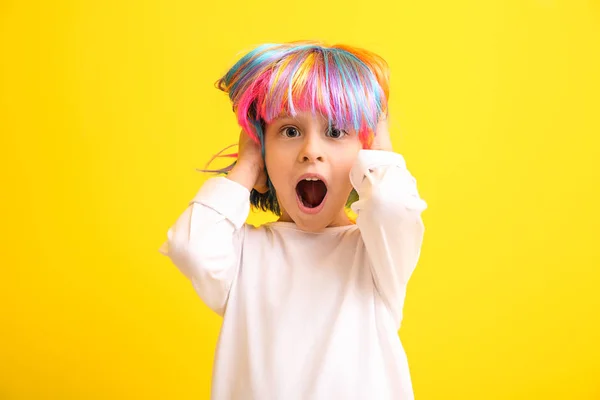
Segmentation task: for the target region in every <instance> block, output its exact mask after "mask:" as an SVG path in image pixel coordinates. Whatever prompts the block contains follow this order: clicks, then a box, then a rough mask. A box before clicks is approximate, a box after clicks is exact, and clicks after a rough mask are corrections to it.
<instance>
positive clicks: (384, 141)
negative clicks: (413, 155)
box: [370, 114, 393, 151]
mask: <svg viewBox="0 0 600 400" xmlns="http://www.w3.org/2000/svg"><path fill="white" fill-rule="evenodd" d="M370 149H371V150H386V151H393V148H392V140H391V138H390V131H389V127H388V116H387V114H386V115H382V116H381V118H380V119H379V122H378V123H377V127H376V128H375V137H374V138H373V143H371V147H370Z"/></svg>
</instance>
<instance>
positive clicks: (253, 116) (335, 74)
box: [218, 43, 389, 144]
mask: <svg viewBox="0 0 600 400" xmlns="http://www.w3.org/2000/svg"><path fill="white" fill-rule="evenodd" d="M388 79H389V78H388V74H387V64H386V63H385V61H383V60H382V59H381V58H380V57H378V56H376V55H375V54H373V53H370V52H367V51H364V50H359V49H354V48H350V47H344V46H338V47H322V46H319V45H316V44H312V43H307V44H304V45H302V44H298V43H296V44H295V45H292V46H290V45H266V46H262V47H261V48H258V49H256V50H255V51H253V52H251V53H249V54H248V55H246V56H245V57H244V58H242V59H241V60H240V61H239V62H238V63H237V64H236V65H235V66H234V67H233V68H232V69H231V70H230V71H229V73H228V74H227V75H226V76H225V77H223V78H222V79H221V80H220V81H219V82H218V86H219V88H220V89H221V90H224V91H226V92H228V93H229V96H230V98H231V100H232V103H233V108H234V110H235V111H236V114H237V117H238V122H239V124H240V125H241V126H242V127H243V128H244V130H245V131H246V132H248V133H249V134H250V135H253V136H254V137H255V139H259V138H257V137H256V136H259V135H260V133H259V132H257V131H256V129H255V127H256V125H257V123H258V122H259V121H261V120H262V121H264V122H266V123H269V122H271V121H272V120H273V119H275V118H276V117H278V116H280V115H282V114H286V115H291V116H295V115H296V113H297V112H300V111H302V112H311V113H313V114H320V115H323V116H325V117H326V118H327V119H328V121H329V123H330V124H332V125H334V126H336V127H337V128H339V129H345V130H354V131H356V132H358V134H359V137H360V139H361V141H362V142H363V144H364V143H367V142H369V141H370V138H371V137H372V134H373V131H374V130H375V127H376V125H377V122H378V120H379V117H380V116H381V114H382V113H384V112H386V111H387V97H388V85H389V83H388ZM257 134H258V135H257Z"/></svg>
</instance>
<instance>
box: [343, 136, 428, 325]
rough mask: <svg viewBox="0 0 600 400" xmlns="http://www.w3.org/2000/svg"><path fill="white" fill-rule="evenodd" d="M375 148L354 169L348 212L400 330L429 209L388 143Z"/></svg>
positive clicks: (363, 151) (378, 285) (404, 164)
mask: <svg viewBox="0 0 600 400" xmlns="http://www.w3.org/2000/svg"><path fill="white" fill-rule="evenodd" d="M380 140H381V139H380ZM380 143H381V142H380ZM376 148H377V147H376ZM378 148H379V149H378V150H361V151H360V153H359V155H358V158H357V160H356V163H355V165H354V167H353V168H352V171H351V173H350V179H351V182H352V185H353V186H354V188H355V189H356V191H357V192H358V195H359V200H358V201H357V202H355V203H354V204H353V205H352V209H353V210H354V211H355V212H356V213H357V214H358V218H357V221H356V223H357V225H358V227H359V229H360V231H361V236H362V238H363V242H364V244H365V247H366V249H367V253H368V255H369V260H370V264H371V271H372V273H373V279H374V282H375V285H376V288H377V290H378V292H379V293H380V295H381V296H382V298H383V300H384V302H385V303H386V304H387V306H388V308H389V310H390V312H391V313H392V314H393V317H394V319H395V321H396V322H397V324H398V327H400V323H401V321H402V309H403V307H404V297H405V294H406V285H407V283H408V280H409V278H410V276H411V274H412V272H413V271H414V269H415V267H416V265H417V261H418V260H419V256H420V252H421V244H422V241H423V234H424V230H425V228H424V225H423V221H422V219H421V213H422V211H423V210H425V209H426V208H427V204H426V203H425V201H423V200H422V199H421V198H420V197H419V193H418V191H417V184H416V180H415V178H414V177H413V176H412V175H411V174H410V172H409V171H408V170H407V168H406V163H405V161H404V158H403V157H402V156H401V155H400V154H398V153H394V152H393V151H391V143H389V141H388V142H387V143H386V145H385V146H378Z"/></svg>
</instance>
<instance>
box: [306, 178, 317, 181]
mask: <svg viewBox="0 0 600 400" xmlns="http://www.w3.org/2000/svg"><path fill="white" fill-rule="evenodd" d="M304 180H305V181H318V180H320V179H319V178H304Z"/></svg>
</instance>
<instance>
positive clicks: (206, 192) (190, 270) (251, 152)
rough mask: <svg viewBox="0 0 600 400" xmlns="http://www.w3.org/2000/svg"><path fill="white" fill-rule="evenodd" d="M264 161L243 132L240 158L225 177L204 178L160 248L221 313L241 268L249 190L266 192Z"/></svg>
mask: <svg viewBox="0 0 600 400" xmlns="http://www.w3.org/2000/svg"><path fill="white" fill-rule="evenodd" d="M263 165H264V164H263V162H262V156H261V154H260V149H259V148H258V145H257V144H255V143H254V142H252V141H251V140H250V139H249V137H248V135H246V134H245V133H243V132H242V133H240V153H239V156H238V160H237V163H236V165H235V166H234V167H233V169H232V170H231V171H230V172H229V174H228V175H227V178H225V177H218V178H213V179H209V180H208V181H206V183H205V184H204V185H203V186H202V188H201V189H200V191H199V192H198V194H197V195H196V196H195V197H194V199H193V200H192V202H191V203H190V204H189V206H188V208H187V209H186V210H185V211H184V212H183V214H182V215H181V216H180V217H179V218H178V219H177V221H176V222H175V224H174V225H173V226H172V227H171V228H170V229H169V231H168V232H167V237H168V240H167V241H166V242H165V243H164V244H163V245H162V247H161V248H160V252H161V253H163V254H164V255H166V256H168V257H169V258H171V260H172V261H173V263H174V264H175V265H176V266H177V268H179V270H180V271H181V272H182V273H183V274H184V275H185V276H186V277H187V278H188V279H190V280H191V282H192V285H193V286H194V289H195V290H196V292H197V293H198V295H199V296H200V297H201V298H202V300H203V301H204V302H205V303H206V304H207V305H208V306H209V307H210V308H211V309H213V310H214V311H215V312H217V313H218V314H220V315H223V313H224V311H225V307H226V305H227V299H228V297H229V291H230V289H231V285H232V284H233V281H234V279H235V277H236V276H237V272H238V270H239V264H240V257H241V248H242V243H243V240H244V237H243V235H244V230H243V229H242V227H243V225H244V222H245V221H246V218H247V217H248V212H249V211H250V191H251V190H252V189H253V188H255V189H256V190H259V191H264V190H266V186H265V179H266V178H265V176H264V171H263V169H264V168H263Z"/></svg>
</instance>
